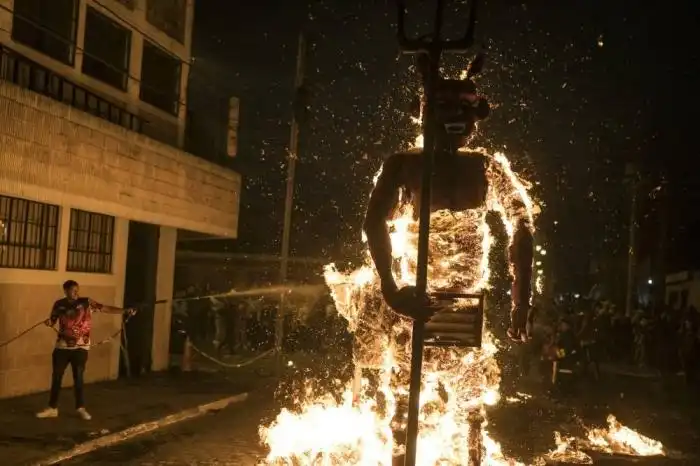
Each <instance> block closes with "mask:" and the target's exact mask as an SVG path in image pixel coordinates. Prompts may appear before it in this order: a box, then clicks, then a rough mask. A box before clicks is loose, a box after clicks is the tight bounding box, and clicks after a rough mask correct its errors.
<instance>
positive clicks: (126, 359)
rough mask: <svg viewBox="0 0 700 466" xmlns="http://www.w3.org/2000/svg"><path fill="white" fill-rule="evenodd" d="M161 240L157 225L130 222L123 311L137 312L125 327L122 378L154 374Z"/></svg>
mask: <svg viewBox="0 0 700 466" xmlns="http://www.w3.org/2000/svg"><path fill="white" fill-rule="evenodd" d="M159 237H160V227H159V226H158V225H151V224H149V223H141V222H134V221H131V222H129V243H128V246H127V253H126V276H125V279H124V307H134V308H136V309H137V310H138V312H137V313H136V315H135V316H133V317H132V318H131V319H129V321H128V322H126V325H125V326H124V334H123V335H122V346H123V348H124V351H122V352H121V356H120V360H119V376H120V377H138V376H140V375H141V374H144V373H147V372H150V370H151V363H152V348H153V320H154V316H155V301H156V276H157V273H158V240H159Z"/></svg>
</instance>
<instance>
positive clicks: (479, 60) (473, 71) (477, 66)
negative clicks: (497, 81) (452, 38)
mask: <svg viewBox="0 0 700 466" xmlns="http://www.w3.org/2000/svg"><path fill="white" fill-rule="evenodd" d="M485 62H486V54H485V53H484V52H479V53H478V54H477V55H476V57H474V60H472V62H471V63H470V64H469V68H468V69H467V78H473V77H474V76H476V75H477V74H479V73H481V72H482V71H483V70H484V63H485Z"/></svg>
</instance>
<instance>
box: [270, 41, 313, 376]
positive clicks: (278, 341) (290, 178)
mask: <svg viewBox="0 0 700 466" xmlns="http://www.w3.org/2000/svg"><path fill="white" fill-rule="evenodd" d="M305 62H306V38H305V37H304V34H303V33H300V34H299V46H298V49H297V70H296V78H295V80H294V93H295V94H294V103H295V105H294V114H293V116H292V125H291V132H290V135H289V156H288V157H287V192H286V195H285V199H284V227H283V230H282V253H281V257H280V283H281V284H282V285H284V284H285V283H286V282H287V267H288V264H289V237H290V233H291V229H292V211H293V209H294V176H295V173H296V162H297V159H298V157H299V118H298V117H299V115H297V110H298V107H297V103H298V99H299V98H300V94H301V92H303V91H302V88H303V86H304V78H305V74H304V70H305V67H306V63H305ZM286 296H287V293H286V291H285V292H282V293H281V294H280V302H279V309H278V311H277V319H276V322H275V350H276V352H277V370H278V373H279V371H280V369H281V367H282V365H281V362H282V342H283V340H284V314H285V306H286Z"/></svg>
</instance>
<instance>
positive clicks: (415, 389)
mask: <svg viewBox="0 0 700 466" xmlns="http://www.w3.org/2000/svg"><path fill="white" fill-rule="evenodd" d="M397 7H398V34H397V35H398V40H399V45H400V47H401V50H402V51H403V52H404V53H407V54H419V61H418V68H419V71H420V73H421V75H422V79H423V91H424V95H425V106H424V113H423V157H422V159H423V180H422V188H421V199H420V215H419V233H418V257H417V267H416V294H417V298H418V299H420V300H421V301H427V293H426V291H427V280H428V236H429V234H430V203H431V202H430V198H431V191H432V178H433V176H432V174H433V164H434V155H435V154H434V152H435V150H434V149H435V136H436V129H437V128H436V121H435V120H436V115H435V91H436V86H437V83H438V81H439V80H440V58H441V56H442V53H443V52H452V53H466V52H467V51H468V50H469V49H470V48H471V47H472V46H473V45H474V30H475V27H476V0H472V1H471V5H470V14H469V21H468V24H467V29H466V32H465V34H464V36H463V37H462V38H461V39H457V40H443V39H442V24H443V12H444V7H445V0H437V5H436V10H437V12H436V17H435V24H434V29H433V34H432V38H431V40H428V38H427V37H419V38H416V39H409V38H408V37H406V29H405V24H404V23H405V17H406V5H405V1H404V0H397ZM482 63H483V59H481V60H479V59H477V60H475V61H474V62H473V63H472V66H470V74H472V75H473V74H477V73H478V72H479V71H480V68H481V65H482ZM472 68H473V72H472ZM424 339H425V322H423V321H422V320H420V319H416V320H415V321H414V323H413V335H412V342H411V344H412V351H411V382H410V388H409V400H408V423H407V428H406V457H405V462H404V465H405V466H415V464H416V452H417V448H416V447H417V442H418V413H419V406H420V383H421V371H422V365H423V344H424Z"/></svg>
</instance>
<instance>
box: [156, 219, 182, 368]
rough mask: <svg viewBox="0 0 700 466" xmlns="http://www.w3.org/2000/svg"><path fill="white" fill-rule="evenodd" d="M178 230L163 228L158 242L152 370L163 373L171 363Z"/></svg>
mask: <svg viewBox="0 0 700 466" xmlns="http://www.w3.org/2000/svg"><path fill="white" fill-rule="evenodd" d="M176 245H177V230H176V229H175V228H167V227H161V229H160V238H159V240H158V268H157V270H158V272H157V276H156V301H160V300H163V299H165V300H167V302H165V303H162V304H156V308H155V313H154V316H153V329H154V332H153V346H152V351H151V354H152V355H153V358H152V359H153V361H152V369H153V370H154V371H161V370H164V369H167V368H168V364H169V361H170V358H169V356H170V319H171V316H172V308H173V303H172V298H173V284H174V281H175V247H176Z"/></svg>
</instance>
